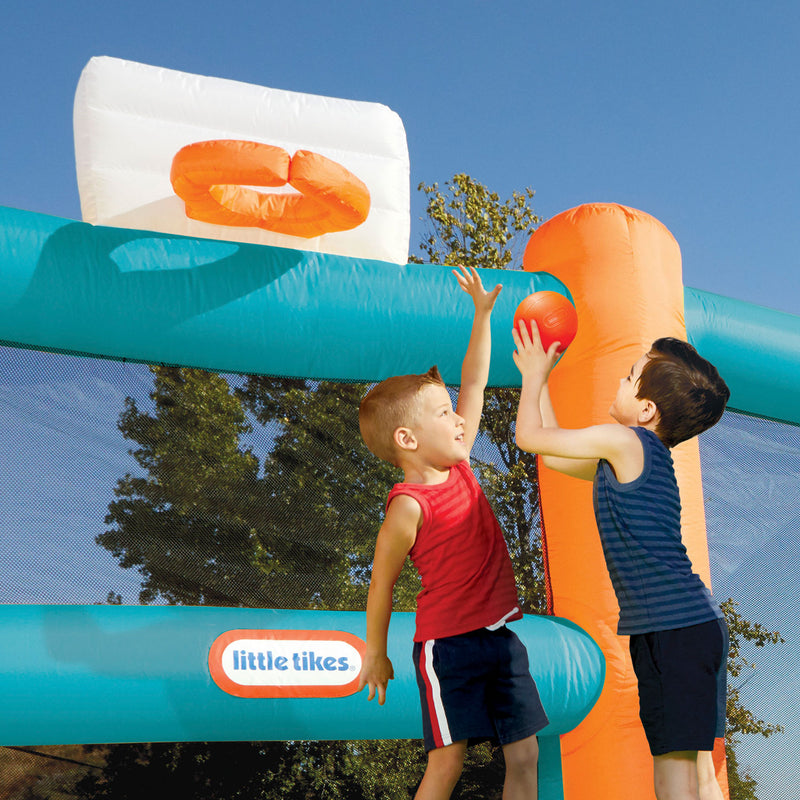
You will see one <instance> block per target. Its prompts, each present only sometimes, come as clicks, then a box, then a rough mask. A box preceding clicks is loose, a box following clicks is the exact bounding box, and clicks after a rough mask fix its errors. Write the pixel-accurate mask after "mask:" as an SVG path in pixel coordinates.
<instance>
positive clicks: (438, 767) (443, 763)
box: [426, 742, 466, 783]
mask: <svg viewBox="0 0 800 800" xmlns="http://www.w3.org/2000/svg"><path fill="white" fill-rule="evenodd" d="M465 750H466V746H465V745H462V743H461V742H455V743H454V744H451V745H447V746H446V747H437V748H436V749H435V750H431V751H430V752H429V753H428V767H427V770H426V771H430V772H434V773H436V774H437V775H438V776H439V777H440V778H442V779H444V780H447V781H448V782H452V783H455V782H456V781H457V780H458V779H459V778H460V777H461V771H462V770H463V769H464V755H465Z"/></svg>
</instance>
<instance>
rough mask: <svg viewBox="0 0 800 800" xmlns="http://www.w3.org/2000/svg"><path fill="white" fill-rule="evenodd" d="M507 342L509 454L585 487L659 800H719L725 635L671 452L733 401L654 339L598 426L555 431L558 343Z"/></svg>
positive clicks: (687, 348)
mask: <svg viewBox="0 0 800 800" xmlns="http://www.w3.org/2000/svg"><path fill="white" fill-rule="evenodd" d="M532 327H533V331H532V332H531V334H530V335H529V333H528V329H527V327H526V326H525V325H524V324H522V325H520V327H519V330H517V329H515V330H514V332H513V336H514V343H515V344H516V347H517V350H516V352H515V353H514V361H515V363H516V364H517V367H518V368H519V370H520V372H521V373H522V392H521V394H520V401H519V410H518V413H517V429H516V439H517V445H518V446H519V447H520V448H522V449H523V450H526V451H528V452H532V453H538V454H539V455H541V456H542V459H543V461H544V463H545V464H546V465H547V466H548V467H550V468H551V469H555V470H557V471H559V472H563V473H565V474H567V475H572V476H573V477H576V478H582V479H585V480H593V481H594V509H595V518H596V520H597V528H598V531H599V533H600V540H601V543H602V546H603V553H604V555H605V559H606V564H607V566H608V570H609V574H610V576H611V582H612V585H613V587H614V591H615V593H616V595H617V600H618V602H619V606H620V617H619V626H618V629H617V632H618V633H619V634H622V635H629V636H630V650H631V658H632V660H633V666H634V671H635V672H636V677H637V681H638V684H639V714H640V717H641V720H642V724H643V726H644V729H645V734H646V735H647V740H648V743H649V745H650V752H651V753H652V755H653V775H654V782H655V791H656V797H657V798H658V799H659V800H667V799H669V800H674V799H676V798H680V799H681V800H683V799H684V798H686V799H687V800H689V799H691V800H697V798H701V800H721V798H722V793H721V791H720V788H719V786H718V784H717V781H716V777H715V773H714V766H713V761H712V758H711V751H712V750H713V748H714V739H715V738H717V737H722V736H724V726H725V703H726V671H727V651H728V631H727V627H726V625H725V620H724V618H723V615H722V612H721V610H720V608H719V606H718V605H717V603H716V602H715V601H714V600H713V599H712V597H711V593H710V592H709V591H708V589H707V588H706V586H705V585H704V584H703V582H702V580H701V579H700V577H699V576H698V575H697V574H696V573H694V572H693V571H692V564H691V562H690V560H689V557H688V555H687V553H686V548H685V547H684V545H683V543H682V541H681V520H680V513H681V506H680V496H679V493H678V484H677V481H676V479H675V471H674V468H673V464H672V457H671V456H670V452H669V448H671V447H674V446H675V445H677V444H679V443H680V442H683V441H685V440H687V439H690V438H692V437H693V436H697V435H698V434H699V433H702V432H703V431H704V430H706V429H708V428H710V427H711V426H712V425H714V424H715V423H716V422H717V421H718V420H719V418H720V417H721V416H722V412H723V411H724V409H725V404H726V403H727V401H728V398H729V396H730V391H729V390H728V387H727V386H726V384H725V382H724V381H723V380H722V378H721V377H720V375H719V373H718V372H717V370H716V368H715V367H714V366H713V365H712V364H710V363H709V362H708V361H706V360H705V359H704V358H702V357H701V356H700V355H699V354H698V353H697V351H696V350H695V349H694V348H693V347H692V346H691V345H690V344H688V343H686V342H683V341H680V340H678V339H670V338H665V339H658V340H657V341H656V342H654V343H653V345H652V347H651V349H650V350H649V351H648V352H647V353H645V354H644V355H643V356H642V357H641V358H640V359H639V360H638V361H637V362H636V363H635V364H634V365H633V367H632V369H631V371H630V373H629V374H628V375H627V376H625V377H624V378H622V380H621V381H620V385H619V388H618V390H617V395H616V398H615V399H614V402H613V403H612V405H611V409H610V414H611V417H612V418H613V419H614V420H615V422H614V423H611V424H607V425H593V426H590V427H587V428H580V429H572V430H569V429H565V428H560V427H559V425H558V421H557V419H556V415H555V412H554V409H553V406H552V403H551V400H550V394H549V392H548V388H547V379H548V376H549V374H550V372H551V370H552V369H553V367H554V365H555V363H556V361H557V359H558V354H557V348H558V345H559V343H558V342H554V343H553V344H552V346H551V347H550V348H549V350H548V351H547V352H545V351H544V349H543V347H542V344H541V341H540V338H539V332H538V330H537V329H536V326H535V325H534V326H532Z"/></svg>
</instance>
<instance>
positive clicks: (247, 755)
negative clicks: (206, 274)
mask: <svg viewBox="0 0 800 800" xmlns="http://www.w3.org/2000/svg"><path fill="white" fill-rule="evenodd" d="M365 389H366V386H365V385H357V384H329V383H316V382H303V381H287V380H279V379H269V378H252V379H250V378H247V377H246V376H219V375H215V374H210V373H204V372H196V371H191V370H178V369H170V368H159V369H156V370H151V369H150V368H148V367H147V366H145V365H141V364H133V363H123V362H114V361H104V360H95V359H89V358H80V357H74V356H66V355H54V354H49V353H40V352H32V351H26V350H20V349H15V348H0V409H1V410H2V419H3V433H2V436H0V533H1V534H2V535H1V536H0V572H1V574H2V579H1V580H0V601H2V602H3V603H56V604H72V603H105V602H115V603H116V602H121V603H128V604H137V603H140V602H146V603H183V604H191V605H203V604H208V605H231V606H239V605H241V606H263V607H272V608H281V607H283V608H309V607H315V608H336V609H359V610H360V609H363V608H364V605H365V601H366V590H367V585H368V577H369V575H368V570H369V565H370V563H371V559H372V547H373V544H374V539H375V534H376V532H377V527H378V525H379V523H380V519H381V515H382V510H383V503H384V501H385V497H386V491H387V489H388V486H389V485H390V484H391V483H392V482H394V480H396V479H397V474H396V473H395V472H394V471H393V470H391V469H390V468H387V467H385V466H382V465H380V464H379V463H378V462H377V461H376V460H375V459H373V458H372V457H371V456H370V455H369V454H368V453H367V452H366V451H365V450H364V448H363V445H362V444H361V441H360V437H359V435H358V428H357V404H358V399H359V398H360V397H361V396H362V394H363V392H364V391H365ZM515 409H516V394H515V393H513V392H509V391H505V392H497V393H492V395H491V397H490V398H489V400H488V402H487V407H486V413H485V415H484V421H485V422H486V424H487V429H486V431H485V432H484V433H482V434H481V437H480V438H479V441H478V443H477V444H476V448H475V450H474V455H475V456H476V459H475V466H476V468H477V470H478V472H479V474H480V477H481V480H482V483H483V484H484V486H485V488H486V490H487V493H488V495H489V496H490V499H491V500H492V502H493V504H494V506H495V509H496V511H497V513H498V516H499V518H500V520H501V524H502V526H503V528H504V530H505V532H506V535H507V539H508V543H509V549H510V551H511V553H512V558H513V560H514V562H515V569H516V571H517V575H518V581H519V585H520V592H521V594H522V598H523V602H524V604H525V610H526V611H536V610H540V609H541V607H542V604H543V602H544V598H543V595H544V591H543V586H542V574H541V553H540V549H539V543H538V541H539V530H538V499H537V497H536V493H535V489H532V488H531V485H530V481H529V480H528V478H527V477H526V476H528V475H530V474H531V470H532V468H531V463H530V461H527V462H523V461H521V460H520V459H521V455H520V454H519V453H518V451H516V449H515V448H513V446H511V444H513V442H512V441H511V440H510V438H509V437H510V433H509V432H510V430H511V421H512V420H513V416H514V413H515ZM701 454H702V460H703V476H704V492H705V499H706V516H707V524H708V531H709V546H710V553H711V568H712V580H713V582H714V591H715V594H716V595H717V597H719V598H720V599H725V598H728V597H731V598H733V600H734V601H735V602H736V603H737V604H738V605H737V606H736V607H735V608H736V611H737V613H739V614H740V615H741V617H742V618H744V619H746V620H748V621H750V622H752V623H754V624H758V625H761V626H763V628H764V630H766V631H768V632H773V631H777V632H780V634H781V636H782V638H783V639H784V640H785V641H784V642H783V643H774V644H773V643H770V642H767V643H766V644H765V645H764V646H763V647H756V646H755V645H754V644H753V643H752V642H747V641H745V642H744V643H743V646H742V652H741V655H742V658H743V659H744V661H746V662H747V664H748V665H750V664H752V665H754V666H746V667H745V668H743V670H742V672H741V673H740V675H739V676H737V677H735V678H731V685H732V687H734V688H735V689H737V690H738V691H739V693H740V698H741V701H742V704H743V705H744V706H745V707H746V708H747V709H749V710H751V711H752V714H753V715H754V718H755V719H756V720H757V721H759V720H763V722H764V724H765V725H766V726H767V727H768V728H770V729H772V728H774V727H775V726H781V727H782V728H783V730H782V731H777V732H775V733H773V734H772V735H770V736H769V737H764V736H762V735H759V734H754V735H745V734H737V735H736V739H737V740H738V742H739V744H738V745H737V751H736V752H737V759H738V764H739V772H740V773H741V774H742V775H743V776H744V777H745V778H746V781H745V783H746V787H745V788H747V787H748V786H749V787H750V788H749V789H748V791H750V792H751V794H748V795H744V794H743V795H741V796H742V797H745V796H746V797H758V798H760V800H788V798H794V797H795V796H796V789H795V785H796V783H797V767H796V765H795V764H796V761H797V758H796V754H797V752H798V743H800V740H798V732H797V731H798V723H800V690H798V686H800V646H799V645H798V638H799V637H798V633H800V631H798V623H797V619H796V612H797V608H798V600H797V588H798V579H797V575H798V574H800V542H799V541H798V535H797V530H796V524H795V523H796V522H797V520H798V517H800V488H798V480H797V476H798V474H800V430H798V428H795V427H792V426H788V425H782V424H779V423H775V422H769V421H765V420H761V419H754V418H750V417H747V416H744V415H741V414H736V413H730V412H729V413H727V414H726V415H725V417H724V419H723V421H722V422H721V423H720V424H719V425H718V426H716V427H715V428H714V429H712V430H711V431H708V432H707V433H705V434H703V436H702V437H701ZM416 590H417V585H416V578H415V575H414V574H413V570H410V569H407V570H405V571H404V574H403V576H402V578H401V581H400V582H399V584H398V596H397V605H398V608H408V609H410V608H411V607H412V605H411V603H412V602H413V596H414V594H415V593H416ZM35 744H36V743H28V745H27V746H26V747H25V748H23V749H21V750H20V749H14V748H0V800H6V799H10V798H15V799H16V798H20V800H22V799H23V798H24V799H25V800H36V798H64V797H77V798H86V799H87V800H89V799H90V798H100V797H108V798H113V797H122V796H126V797H131V798H145V797H146V796H147V795H148V793H150V794H152V792H154V791H163V792H168V788H169V787H171V788H172V789H173V790H174V792H175V793H176V796H189V795H187V794H186V791H188V790H191V793H192V794H191V796H193V797H196V798H216V797H220V798H222V797H226V798H227V797H238V796H245V794H246V795H247V796H248V797H273V796H274V797H279V796H283V797H323V796H328V797H352V798H354V799H355V798H362V797H395V796H397V797H402V796H407V795H408V790H409V785H412V786H413V779H414V776H416V779H417V780H418V777H419V776H420V775H421V770H422V760H421V748H420V746H419V744H418V743H411V746H410V747H408V748H407V749H405V750H404V749H402V747H400V746H399V745H398V746H395V745H394V743H391V742H389V743H366V742H365V743H349V744H348V743H303V742H295V743H274V742H272V743H217V744H204V743H189V744H186V743H184V744H174V745H172V744H167V745H144V744H143V745H120V746H115V747H110V748H108V747H106V748H92V747H81V746H70V747H61V748H59V747H47V748H37V747H35ZM345 745H347V746H345ZM492 756H493V754H492V753H491V752H488V751H484V752H478V753H477V754H476V755H475V759H477V761H478V762H480V761H481V759H483V760H484V761H488V760H490V759H492ZM496 761H497V758H496V757H495V759H494V762H493V763H495V762H496ZM357 762H361V763H362V764H363V763H368V764H371V765H372V766H371V770H372V774H371V775H365V774H362V773H359V772H358V766H357ZM354 764H356V766H354ZM495 767H496V768H494V770H493V769H492V767H491V766H490V767H486V765H484V764H483V763H477V764H476V774H477V773H480V774H481V775H483V776H484V777H483V778H482V779H481V780H483V781H484V784H482V785H479V784H478V783H470V781H469V779H467V780H466V781H463V783H464V787H462V789H461V791H462V795H461V796H463V797H473V796H474V797H489V796H499V787H500V785H501V782H502V765H500V766H499V767H498V766H497V765H496V763H495ZM234 775H235V776H236V780H238V783H236V785H233V783H231V781H233V777H231V776H234ZM247 775H250V776H252V779H249V782H248V779H245V777H243V776H247ZM409 775H410V776H411V778H410V779H409V777H408V776H409ZM487 775H489V776H490V778H488V779H487V777H486V776H487ZM492 775H493V776H494V777H493V778H491V776H492ZM113 776H118V777H117V778H115V779H117V780H119V781H120V784H117V786H119V785H121V783H123V782H124V783H125V785H126V786H127V787H128V788H129V789H130V793H128V794H125V795H123V794H122V793H120V791H119V790H118V789H116V790H115V789H114V784H113V781H112V777H113ZM468 776H469V771H468V773H467V778H468ZM409 780H410V781H411V784H409ZM486 780H494V784H493V785H492V788H490V789H487V787H486V784H485V781H486ZM748 780H749V781H750V783H747V781H748ZM337 781H338V783H337ZM752 781H755V785H754V786H753V784H752ZM104 787H105V788H104ZM132 787H134V788H132ZM135 787H138V788H135ZM321 787H325V788H324V791H323V789H322V788H321ZM470 787H472V788H470ZM104 791H105V792H106V793H105V794H103V792H104ZM470 792H472V793H470Z"/></svg>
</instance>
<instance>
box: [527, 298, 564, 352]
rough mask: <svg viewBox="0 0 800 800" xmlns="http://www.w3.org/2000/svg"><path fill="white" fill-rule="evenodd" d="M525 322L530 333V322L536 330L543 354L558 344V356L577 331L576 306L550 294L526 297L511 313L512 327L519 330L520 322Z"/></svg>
mask: <svg viewBox="0 0 800 800" xmlns="http://www.w3.org/2000/svg"><path fill="white" fill-rule="evenodd" d="M521 319H524V320H525V322H526V323H527V324H528V330H529V331H530V329H531V321H532V320H533V321H535V322H536V325H537V327H538V328H539V337H540V339H541V340H542V347H544V349H545V350H548V349H549V348H550V345H551V344H552V343H553V342H560V344H559V346H558V352H559V353H563V352H564V350H566V349H567V347H569V345H570V343H571V342H572V340H573V339H574V338H575V334H576V333H577V331H578V314H577V312H576V311H575V306H573V305H572V303H570V301H569V300H568V299H567V298H566V297H564V295H563V294H559V293H558V292H551V291H542V292H534V293H533V294H529V295H528V296H527V297H526V298H525V299H524V300H523V301H522V302H521V303H520V304H519V305H518V306H517V310H516V312H515V313H514V327H515V328H517V329H519V327H518V326H519V321H520V320H521Z"/></svg>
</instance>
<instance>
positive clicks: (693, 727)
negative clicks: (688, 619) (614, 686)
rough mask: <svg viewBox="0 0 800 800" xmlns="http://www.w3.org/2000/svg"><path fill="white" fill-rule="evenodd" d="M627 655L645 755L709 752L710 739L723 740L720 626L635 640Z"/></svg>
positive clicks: (724, 655) (723, 640)
mask: <svg viewBox="0 0 800 800" xmlns="http://www.w3.org/2000/svg"><path fill="white" fill-rule="evenodd" d="M630 649H631V659H632V660H633V669H634V671H635V672H636V677H637V679H638V681H639V717H640V718H641V720H642V725H644V732H645V734H646V735H647V742H648V744H649V745H650V752H651V753H652V754H653V755H654V756H661V755H664V754H665V753H673V752H676V751H680V750H713V749H714V739H716V738H720V737H723V736H724V735H725V704H726V702H727V671H728V626H727V625H726V624H725V620H724V619H716V620H711V622H704V623H702V624H701V625H692V626H690V627H688V628H676V629H674V630H668V631H656V632H655V633H640V634H635V635H633V636H631V642H630Z"/></svg>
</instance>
